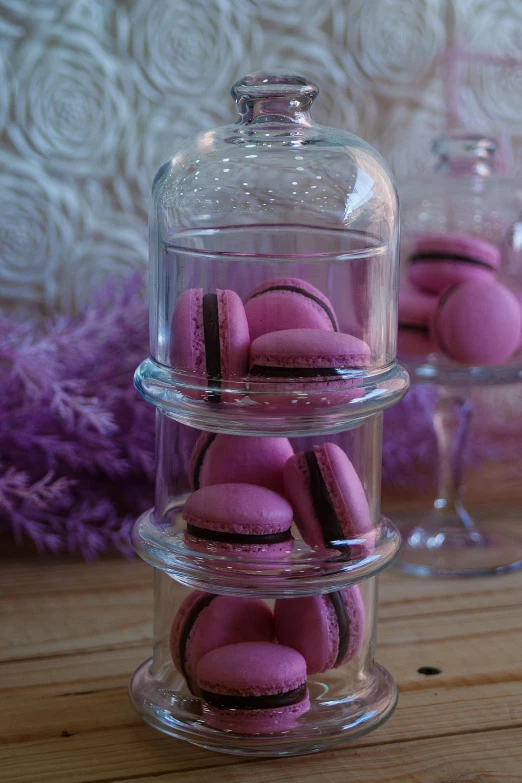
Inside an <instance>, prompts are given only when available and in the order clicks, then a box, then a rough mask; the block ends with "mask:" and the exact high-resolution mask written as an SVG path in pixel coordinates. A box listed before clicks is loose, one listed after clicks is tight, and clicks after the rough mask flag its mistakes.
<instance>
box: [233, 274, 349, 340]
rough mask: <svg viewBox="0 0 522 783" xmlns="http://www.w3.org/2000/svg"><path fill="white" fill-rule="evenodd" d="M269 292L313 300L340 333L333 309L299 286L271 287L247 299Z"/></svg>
mask: <svg viewBox="0 0 522 783" xmlns="http://www.w3.org/2000/svg"><path fill="white" fill-rule="evenodd" d="M268 291H293V293H294V294H301V295H302V296H306V298H307V299H311V300H312V302H315V303H316V304H318V305H319V307H321V308H322V309H323V310H324V311H325V313H326V315H327V316H328V318H329V319H330V323H331V324H332V326H333V330H334V332H337V331H338V329H337V324H336V322H335V316H334V314H333V312H332V311H331V309H330V308H329V307H328V305H327V304H326V302H323V301H322V300H321V299H319V297H318V296H314V295H313V294H310V293H309V292H308V291H305V290H304V289H303V288H299V287H298V286H295V285H274V286H270V287H269V288H264V289H263V290H262V291H258V292H257V294H252V296H250V297H249V298H248V299H247V301H249V300H250V299H255V298H256V296H262V295H263V294H266V293H268Z"/></svg>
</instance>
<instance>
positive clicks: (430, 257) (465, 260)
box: [410, 250, 494, 270]
mask: <svg viewBox="0 0 522 783" xmlns="http://www.w3.org/2000/svg"><path fill="white" fill-rule="evenodd" d="M421 261H435V262H437V261H458V262H459V263H461V264H472V265H473V266H483V267H485V268H486V269H490V270H494V267H493V266H492V265H491V264H488V262H487V261H481V260H480V259H479V258H472V257H471V256H459V255H456V254H454V253H430V252H429V251H428V250H427V251H426V252H425V253H414V254H413V255H412V256H411V257H410V264H417V263H419V262H421Z"/></svg>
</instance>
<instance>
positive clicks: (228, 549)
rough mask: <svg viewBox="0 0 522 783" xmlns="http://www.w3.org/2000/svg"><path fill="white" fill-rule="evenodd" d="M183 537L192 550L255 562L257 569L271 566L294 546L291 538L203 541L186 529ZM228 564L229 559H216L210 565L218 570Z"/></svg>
mask: <svg viewBox="0 0 522 783" xmlns="http://www.w3.org/2000/svg"><path fill="white" fill-rule="evenodd" d="M183 538H184V541H185V544H186V545H187V547H188V548H189V549H191V550H192V551H194V552H201V553H202V554H206V555H209V554H211V555H219V556H220V557H223V558H227V557H233V558H235V559H236V560H237V558H240V559H244V560H245V561H248V562H249V563H250V562H255V564H256V569H258V570H259V569H270V568H272V566H273V562H276V561H279V560H284V559H285V558H286V557H288V555H290V554H291V552H292V551H293V548H294V539H293V538H290V539H288V540H287V541H280V542H279V543H276V544H273V543H268V544H230V543H223V542H221V541H219V542H218V541H205V540H203V539H201V538H197V537H196V536H192V535H190V533H188V532H187V531H185V532H184V534H183ZM230 566H231V563H230V560H228V561H227V560H224V561H223V562H219V561H216V562H215V563H213V564H212V567H213V568H214V569H216V570H218V571H219V570H227V569H229V568H230Z"/></svg>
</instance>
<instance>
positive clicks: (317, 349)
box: [248, 329, 370, 407]
mask: <svg viewBox="0 0 522 783" xmlns="http://www.w3.org/2000/svg"><path fill="white" fill-rule="evenodd" d="M369 364H370V348H369V346H368V345H367V344H366V343H365V342H364V341H363V340H360V339H359V338H357V337H353V336H352V335H350V334H342V333H340V332H328V331H325V330H322V329H287V330H282V331H280V332H271V333H269V334H264V335H262V336H261V337H258V338H257V339H256V340H254V341H253V343H252V345H251V346H250V375H249V384H248V388H249V392H250V393H251V397H252V399H254V400H255V401H257V402H259V403H261V404H264V405H276V406H277V405H282V406H288V405H292V406H294V407H295V406H300V407H304V406H305V405H313V406H323V405H333V404H341V403H344V402H350V400H352V399H355V398H356V397H359V396H361V394H362V391H361V387H360V384H361V379H360V378H358V377H357V374H355V375H353V374H350V372H349V371H350V370H360V369H363V368H366V367H368V366H369Z"/></svg>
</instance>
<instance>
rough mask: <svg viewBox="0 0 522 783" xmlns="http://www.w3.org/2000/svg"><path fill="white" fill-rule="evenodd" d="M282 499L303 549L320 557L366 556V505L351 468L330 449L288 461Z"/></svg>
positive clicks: (368, 532) (369, 540) (339, 453)
mask: <svg viewBox="0 0 522 783" xmlns="http://www.w3.org/2000/svg"><path fill="white" fill-rule="evenodd" d="M283 478H284V484H285V493H286V496H287V497H288V498H289V500H290V502H291V503H292V505H293V507H294V515H295V522H296V525H297V527H298V529H299V532H300V533H301V535H302V537H303V539H304V540H305V541H306V543H307V544H308V545H309V546H311V547H313V548H314V549H317V550H318V551H321V552H325V553H327V552H331V551H332V549H339V550H340V551H343V552H344V551H348V552H349V554H350V557H351V558H356V557H361V556H363V555H366V554H367V553H368V551H369V550H370V549H371V548H372V544H373V525H372V520H371V517H370V509H369V507H368V501H367V499H366V495H365V492H364V488H363V486H362V484H361V480H360V479H359V476H358V475H357V473H356V471H355V468H354V466H353V465H352V463H351V462H350V460H349V459H348V457H347V456H346V454H345V453H344V451H343V450H342V449H341V448H340V447H339V446H337V444H335V443H324V444H323V445H321V446H314V447H313V448H311V449H310V450H308V451H302V452H300V453H299V454H295V455H294V456H293V457H290V459H289V460H288V462H287V463H286V465H285V468H284V471H283Z"/></svg>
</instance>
